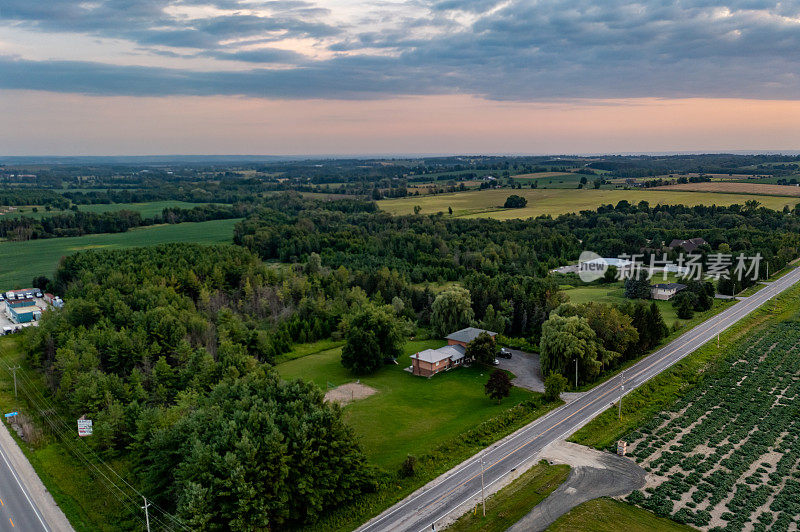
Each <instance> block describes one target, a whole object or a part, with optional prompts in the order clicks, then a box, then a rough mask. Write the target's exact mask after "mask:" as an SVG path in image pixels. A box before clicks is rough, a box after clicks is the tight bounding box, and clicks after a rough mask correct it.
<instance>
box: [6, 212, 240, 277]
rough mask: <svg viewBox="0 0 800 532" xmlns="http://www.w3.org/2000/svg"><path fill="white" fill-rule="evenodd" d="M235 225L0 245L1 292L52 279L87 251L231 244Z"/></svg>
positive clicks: (153, 228) (180, 226)
mask: <svg viewBox="0 0 800 532" xmlns="http://www.w3.org/2000/svg"><path fill="white" fill-rule="evenodd" d="M237 221H238V220H213V221H210V222H198V223H182V224H175V225H156V226H150V227H140V228H137V229H132V230H130V231H128V232H127V233H114V234H101V235H86V236H78V237H70V238H49V239H44V240H29V241H27V242H0V257H2V259H0V260H1V261H2V262H0V290H8V289H11V288H14V287H23V285H25V286H27V285H30V284H31V280H32V279H33V278H34V277H36V276H37V275H46V276H48V277H49V276H52V275H53V272H54V271H55V269H56V266H57V265H58V261H59V260H60V259H61V257H63V256H65V255H71V254H73V253H77V252H78V251H83V250H87V249H96V248H105V249H120V248H128V247H135V246H149V245H152V244H162V243H165V242H199V243H203V244H215V243H223V242H231V240H232V238H233V226H234V224H236V222H237Z"/></svg>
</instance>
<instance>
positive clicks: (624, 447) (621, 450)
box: [617, 440, 628, 456]
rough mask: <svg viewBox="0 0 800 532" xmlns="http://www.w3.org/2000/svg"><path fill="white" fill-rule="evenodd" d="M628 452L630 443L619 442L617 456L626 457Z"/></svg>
mask: <svg viewBox="0 0 800 532" xmlns="http://www.w3.org/2000/svg"><path fill="white" fill-rule="evenodd" d="M627 450H628V442H626V441H622V440H619V441H618V442H617V454H618V455H620V456H625V452H626V451H627Z"/></svg>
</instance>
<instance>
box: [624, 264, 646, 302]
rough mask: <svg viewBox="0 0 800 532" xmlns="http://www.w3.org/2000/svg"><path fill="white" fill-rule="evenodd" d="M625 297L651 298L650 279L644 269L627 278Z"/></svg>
mask: <svg viewBox="0 0 800 532" xmlns="http://www.w3.org/2000/svg"><path fill="white" fill-rule="evenodd" d="M625 297H627V298H628V299H649V298H650V280H649V279H648V278H647V275H646V274H645V273H644V271H641V270H640V271H639V272H638V273H634V274H633V275H632V276H630V277H628V278H627V279H625Z"/></svg>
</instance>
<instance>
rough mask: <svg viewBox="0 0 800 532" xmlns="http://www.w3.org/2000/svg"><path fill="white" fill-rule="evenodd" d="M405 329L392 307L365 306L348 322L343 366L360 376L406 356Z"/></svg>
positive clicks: (343, 351) (346, 321) (346, 323)
mask: <svg viewBox="0 0 800 532" xmlns="http://www.w3.org/2000/svg"><path fill="white" fill-rule="evenodd" d="M406 329H407V327H405V326H404V324H403V323H401V322H400V321H399V320H398V318H397V317H395V315H394V313H393V311H392V310H391V307H388V306H386V307H374V306H372V305H368V306H366V307H364V308H363V309H361V310H360V311H358V312H357V313H356V314H354V315H352V316H350V317H348V318H347V319H346V320H345V324H344V330H345V344H344V347H343V348H342V365H343V366H344V367H346V368H347V369H349V370H350V371H352V372H354V373H359V374H367V373H373V372H375V371H377V370H378V369H379V368H380V367H381V366H382V365H383V364H385V363H386V362H387V361H390V360H394V359H396V358H398V357H399V356H400V355H401V354H402V353H403V344H404V343H405V338H404V336H405V333H406Z"/></svg>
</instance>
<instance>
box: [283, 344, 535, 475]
mask: <svg viewBox="0 0 800 532" xmlns="http://www.w3.org/2000/svg"><path fill="white" fill-rule="evenodd" d="M442 345H444V342H443V341H440V340H425V341H414V342H409V343H408V344H407V345H406V349H405V354H404V355H403V356H402V357H401V358H400V359H399V360H398V362H399V365H397V366H386V367H384V368H382V369H381V370H379V371H378V372H377V373H376V374H375V375H372V376H368V377H361V378H360V380H361V382H362V383H363V384H366V385H368V386H371V387H373V388H375V389H376V390H378V393H376V394H374V395H372V396H370V397H367V398H365V399H362V400H359V401H356V402H354V403H351V404H349V405H347V406H346V407H345V408H344V412H345V419H346V420H347V422H348V423H349V424H350V425H351V426H352V427H353V428H354V429H355V431H356V433H357V434H358V436H359V437H360V440H361V443H362V445H363V446H364V450H365V451H366V453H367V455H368V457H369V458H370V460H371V461H372V462H373V463H374V464H376V465H378V466H379V467H382V468H385V469H387V470H393V469H396V468H397V467H399V466H400V464H401V462H402V461H403V460H404V459H405V458H406V456H407V455H409V454H413V455H422V454H424V453H426V452H428V451H430V450H432V449H434V448H435V447H437V446H439V445H441V444H443V443H446V442H448V441H449V440H452V439H453V438H455V437H457V436H458V435H460V434H461V433H463V432H464V431H466V430H468V429H470V428H472V427H474V426H476V425H478V424H480V423H481V422H483V421H486V420H488V419H489V418H491V417H494V416H496V415H498V414H500V413H501V412H503V411H504V410H506V409H508V408H510V407H511V406H513V405H515V404H517V403H520V402H521V401H524V400H526V399H530V398H531V397H533V396H534V395H535V394H533V393H531V392H528V391H527V390H523V389H521V388H513V389H512V392H511V396H510V397H508V398H506V399H504V400H503V402H502V404H500V405H498V404H497V403H496V402H495V401H492V400H490V399H489V398H488V397H487V396H486V395H485V394H484V391H483V385H484V384H485V383H486V380H487V379H488V371H487V369H486V368H482V367H477V366H474V367H471V368H458V369H455V370H452V371H448V372H446V373H441V374H439V375H435V376H434V377H432V378H430V379H426V378H423V377H416V376H414V375H411V374H410V373H408V372H406V371H404V368H405V367H408V366H410V365H411V359H410V358H409V356H410V355H411V354H413V353H416V352H417V351H421V350H423V349H429V348H436V347H441V346H442ZM340 358H341V347H337V348H334V349H329V350H326V351H322V352H319V353H316V354H313V355H307V356H303V357H302V358H297V359H295V360H291V361H289V362H285V363H283V364H279V365H278V366H277V369H278V372H279V373H280V374H281V376H282V377H284V378H286V379H293V378H302V379H305V380H309V381H312V382H314V383H316V384H317V385H319V386H320V387H322V388H323V389H325V388H326V386H327V384H328V383H331V384H332V385H335V386H338V385H340V384H344V383H346V382H351V381H355V380H356V379H357V378H358V377H356V376H354V375H353V374H351V373H350V372H349V371H348V370H347V369H345V368H344V366H342V364H341V361H340Z"/></svg>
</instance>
